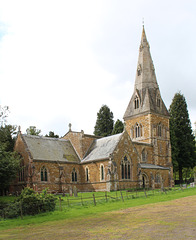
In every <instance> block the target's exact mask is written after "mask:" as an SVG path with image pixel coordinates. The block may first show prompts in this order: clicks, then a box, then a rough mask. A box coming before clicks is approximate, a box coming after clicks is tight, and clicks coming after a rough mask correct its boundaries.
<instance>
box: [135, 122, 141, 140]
mask: <svg viewBox="0 0 196 240" xmlns="http://www.w3.org/2000/svg"><path fill="white" fill-rule="evenodd" d="M141 136H142V125H139V124H138V123H137V124H136V125H135V137H136V138H138V137H141Z"/></svg>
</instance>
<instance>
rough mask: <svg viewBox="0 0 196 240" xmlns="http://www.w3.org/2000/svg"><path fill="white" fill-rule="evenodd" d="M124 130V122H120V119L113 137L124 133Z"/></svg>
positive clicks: (115, 125) (116, 123)
mask: <svg viewBox="0 0 196 240" xmlns="http://www.w3.org/2000/svg"><path fill="white" fill-rule="evenodd" d="M123 130H124V124H123V122H122V121H120V120H119V119H117V120H116V122H115V124H114V129H113V131H112V135H114V134H118V133H122V132H123Z"/></svg>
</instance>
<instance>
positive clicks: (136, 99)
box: [134, 96, 139, 109]
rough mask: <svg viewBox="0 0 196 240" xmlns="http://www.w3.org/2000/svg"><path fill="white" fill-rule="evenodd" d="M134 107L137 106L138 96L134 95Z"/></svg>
mask: <svg viewBox="0 0 196 240" xmlns="http://www.w3.org/2000/svg"><path fill="white" fill-rule="evenodd" d="M134 108H135V109H137V108H139V98H138V96H135V100H134Z"/></svg>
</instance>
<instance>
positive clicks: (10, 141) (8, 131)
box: [0, 125, 16, 152]
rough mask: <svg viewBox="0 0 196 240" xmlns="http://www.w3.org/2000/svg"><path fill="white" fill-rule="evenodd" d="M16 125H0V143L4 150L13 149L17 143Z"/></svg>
mask: <svg viewBox="0 0 196 240" xmlns="http://www.w3.org/2000/svg"><path fill="white" fill-rule="evenodd" d="M15 135H16V126H12V125H5V126H1V127H0V144H1V146H2V147H3V148H4V151H7V152H9V151H11V152H12V151H13V149H14V144H15Z"/></svg>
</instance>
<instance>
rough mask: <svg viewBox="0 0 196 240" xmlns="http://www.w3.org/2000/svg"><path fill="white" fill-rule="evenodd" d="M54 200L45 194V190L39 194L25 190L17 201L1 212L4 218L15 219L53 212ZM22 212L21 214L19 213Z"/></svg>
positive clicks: (28, 189)
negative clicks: (21, 216)
mask: <svg viewBox="0 0 196 240" xmlns="http://www.w3.org/2000/svg"><path fill="white" fill-rule="evenodd" d="M55 206H56V198H55V197H54V196H53V195H52V194H47V189H45V190H43V191H42V193H41V194H38V193H36V192H35V191H34V190H33V189H31V188H25V189H24V190H23V191H22V193H21V195H20V196H19V197H18V198H17V200H16V201H15V202H13V203H11V204H9V206H8V207H6V208H4V209H3V210H2V213H1V215H2V214H3V215H4V216H5V217H6V218H15V217H18V216H20V215H21V214H22V215H35V214H38V213H42V212H46V211H54V209H55ZM21 211H22V213H21Z"/></svg>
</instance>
